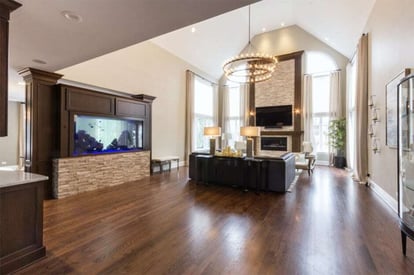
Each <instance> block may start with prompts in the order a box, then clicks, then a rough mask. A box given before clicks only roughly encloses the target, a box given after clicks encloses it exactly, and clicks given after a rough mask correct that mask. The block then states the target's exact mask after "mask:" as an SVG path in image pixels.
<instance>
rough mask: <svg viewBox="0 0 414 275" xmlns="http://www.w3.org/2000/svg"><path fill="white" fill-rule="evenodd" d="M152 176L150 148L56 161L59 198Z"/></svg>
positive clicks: (55, 178) (55, 190)
mask: <svg viewBox="0 0 414 275" xmlns="http://www.w3.org/2000/svg"><path fill="white" fill-rule="evenodd" d="M149 175H150V151H141V152H128V153H117V154H107V155H94V156H84V157H74V158H61V159H54V160H53V191H54V196H55V198H64V197H68V196H71V195H75V194H78V193H82V192H86V191H91V190H96V189H100V188H103V187H108V186H114V185H118V184H122V183H125V182H129V181H135V180H140V179H142V178H144V177H148V176H149Z"/></svg>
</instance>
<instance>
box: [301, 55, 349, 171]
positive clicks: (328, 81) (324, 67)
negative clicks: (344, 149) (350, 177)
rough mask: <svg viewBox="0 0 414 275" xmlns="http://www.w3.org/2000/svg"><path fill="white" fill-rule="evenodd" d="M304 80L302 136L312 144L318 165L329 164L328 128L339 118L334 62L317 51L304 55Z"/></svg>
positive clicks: (337, 79) (338, 77)
mask: <svg viewBox="0 0 414 275" xmlns="http://www.w3.org/2000/svg"><path fill="white" fill-rule="evenodd" d="M305 80H306V82H307V83H309V84H308V85H305V90H304V93H305V97H304V98H305V102H304V106H306V114H305V122H304V123H305V131H307V132H306V133H305V137H306V138H307V139H308V140H307V141H311V142H312V145H313V154H315V155H316V161H317V163H318V164H323V165H328V164H330V162H331V161H330V160H331V155H332V152H331V151H332V148H330V145H329V137H328V129H329V123H330V121H331V120H333V119H338V118H340V117H341V110H342V108H341V100H340V97H341V96H340V71H339V70H338V66H337V64H336V63H335V61H334V60H333V59H332V58H331V57H330V56H329V55H326V54H324V53H321V52H307V54H306V76H305Z"/></svg>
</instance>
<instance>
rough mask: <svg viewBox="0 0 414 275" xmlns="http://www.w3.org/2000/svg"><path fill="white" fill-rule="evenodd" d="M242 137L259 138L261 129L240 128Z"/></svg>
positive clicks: (252, 127) (251, 127) (254, 127)
mask: <svg viewBox="0 0 414 275" xmlns="http://www.w3.org/2000/svg"><path fill="white" fill-rule="evenodd" d="M240 135H241V136H243V137H258V136H260V127H256V126H245V127H240Z"/></svg>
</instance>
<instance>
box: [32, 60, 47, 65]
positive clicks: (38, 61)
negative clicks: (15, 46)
mask: <svg viewBox="0 0 414 275" xmlns="http://www.w3.org/2000/svg"><path fill="white" fill-rule="evenodd" d="M32 61H33V62H34V63H37V64H41V65H45V64H47V62H46V61H43V60H41V59H33V60H32Z"/></svg>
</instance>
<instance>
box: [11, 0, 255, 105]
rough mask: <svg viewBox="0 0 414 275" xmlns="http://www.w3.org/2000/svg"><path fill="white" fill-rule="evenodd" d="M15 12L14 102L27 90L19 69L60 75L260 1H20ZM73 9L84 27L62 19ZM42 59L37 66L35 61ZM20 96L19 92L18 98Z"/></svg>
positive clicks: (13, 28) (13, 42) (12, 19)
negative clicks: (102, 56)
mask: <svg viewBox="0 0 414 275" xmlns="http://www.w3.org/2000/svg"><path fill="white" fill-rule="evenodd" d="M17 1H18V2H20V3H21V4H23V6H22V7H21V8H19V9H17V10H16V11H14V12H13V13H12V14H11V20H10V40H9V43H10V47H9V48H10V55H9V64H10V69H9V72H10V82H9V84H10V85H9V91H10V98H11V99H16V98H17V99H18V98H19V97H20V96H19V95H21V94H22V92H21V91H22V90H23V89H24V88H23V87H21V86H18V85H17V82H18V81H19V80H20V78H19V76H18V74H17V73H16V70H18V69H21V68H24V67H34V68H38V69H44V70H48V71H56V70H59V69H62V68H65V67H68V66H70V65H74V64H77V63H80V62H83V61H86V60H88V59H91V58H94V57H97V56H100V55H103V54H106V53H109V52H112V51H115V50H118V49H121V48H125V47H127V46H131V45H134V44H136V43H139V42H142V41H145V40H148V39H150V38H153V37H155V36H158V35H161V34H164V33H167V32H170V31H173V30H176V29H178V28H182V27H184V26H187V25H190V24H193V23H196V22H200V21H202V20H205V19H207V18H211V17H213V16H216V15H219V14H222V13H225V12H228V11H231V10H234V9H237V8H240V7H243V6H245V5H248V4H250V3H254V2H257V1H258V0H225V1H224V0H168V1H166V0H87V1H85V0H17ZM63 11H71V12H74V13H75V14H77V15H79V16H81V18H82V21H81V22H80V23H78V22H76V21H69V20H67V19H66V18H65V17H64V16H62V12H63ZM36 59H38V60H42V61H45V62H46V64H39V63H36V62H33V60H36ZM16 93H17V94H19V95H17V96H16Z"/></svg>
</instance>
